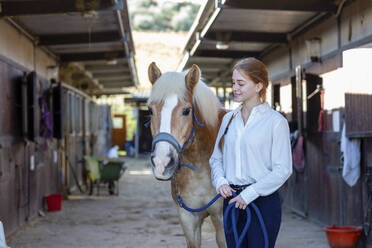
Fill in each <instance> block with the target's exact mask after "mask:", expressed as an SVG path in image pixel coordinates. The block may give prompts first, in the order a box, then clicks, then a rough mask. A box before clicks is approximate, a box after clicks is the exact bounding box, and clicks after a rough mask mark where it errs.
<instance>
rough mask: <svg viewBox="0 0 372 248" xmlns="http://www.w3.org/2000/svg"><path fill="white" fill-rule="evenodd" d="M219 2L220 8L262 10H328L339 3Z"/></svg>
mask: <svg viewBox="0 0 372 248" xmlns="http://www.w3.org/2000/svg"><path fill="white" fill-rule="evenodd" d="M221 2H222V3H220V4H219V7H220V8H239V9H261V10H292V11H310V12H327V11H336V10H337V5H336V4H334V3H333V1H331V0H301V1H297V0H260V1H247V0H225V1H221Z"/></svg>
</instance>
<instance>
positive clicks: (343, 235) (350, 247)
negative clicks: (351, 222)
mask: <svg viewBox="0 0 372 248" xmlns="http://www.w3.org/2000/svg"><path fill="white" fill-rule="evenodd" d="M324 231H325V232H326V234H327V239H328V244H329V245H330V247H332V248H354V247H355V246H356V244H357V242H358V239H359V236H360V234H361V233H362V228H360V227H356V226H332V227H326V228H324Z"/></svg>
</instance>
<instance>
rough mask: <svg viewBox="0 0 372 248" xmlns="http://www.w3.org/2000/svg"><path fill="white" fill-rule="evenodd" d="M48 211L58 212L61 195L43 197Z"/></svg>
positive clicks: (60, 206)
mask: <svg viewBox="0 0 372 248" xmlns="http://www.w3.org/2000/svg"><path fill="white" fill-rule="evenodd" d="M45 200H46V203H47V206H48V211H60V210H61V208H62V194H52V195H47V196H45Z"/></svg>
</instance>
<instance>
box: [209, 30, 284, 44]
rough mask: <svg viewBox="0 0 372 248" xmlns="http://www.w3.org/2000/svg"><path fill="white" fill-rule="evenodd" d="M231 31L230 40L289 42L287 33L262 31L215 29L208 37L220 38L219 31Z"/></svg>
mask: <svg viewBox="0 0 372 248" xmlns="http://www.w3.org/2000/svg"><path fill="white" fill-rule="evenodd" d="M228 32H231V36H230V39H229V40H228V41H237V42H268V43H287V34H285V33H262V32H235V31H233V32H232V31H222V30H221V31H219V30H218V31H214V32H208V33H207V34H206V36H205V38H206V39H213V40H218V39H217V36H218V33H228Z"/></svg>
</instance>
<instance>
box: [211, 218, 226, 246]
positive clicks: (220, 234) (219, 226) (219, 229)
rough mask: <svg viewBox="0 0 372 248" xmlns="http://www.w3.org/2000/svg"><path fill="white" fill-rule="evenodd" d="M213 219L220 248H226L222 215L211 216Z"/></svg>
mask: <svg viewBox="0 0 372 248" xmlns="http://www.w3.org/2000/svg"><path fill="white" fill-rule="evenodd" d="M211 219H212V222H213V225H214V228H215V229H216V242H217V245H218V247H219V248H226V242H225V232H224V230H223V217H222V214H211Z"/></svg>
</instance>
